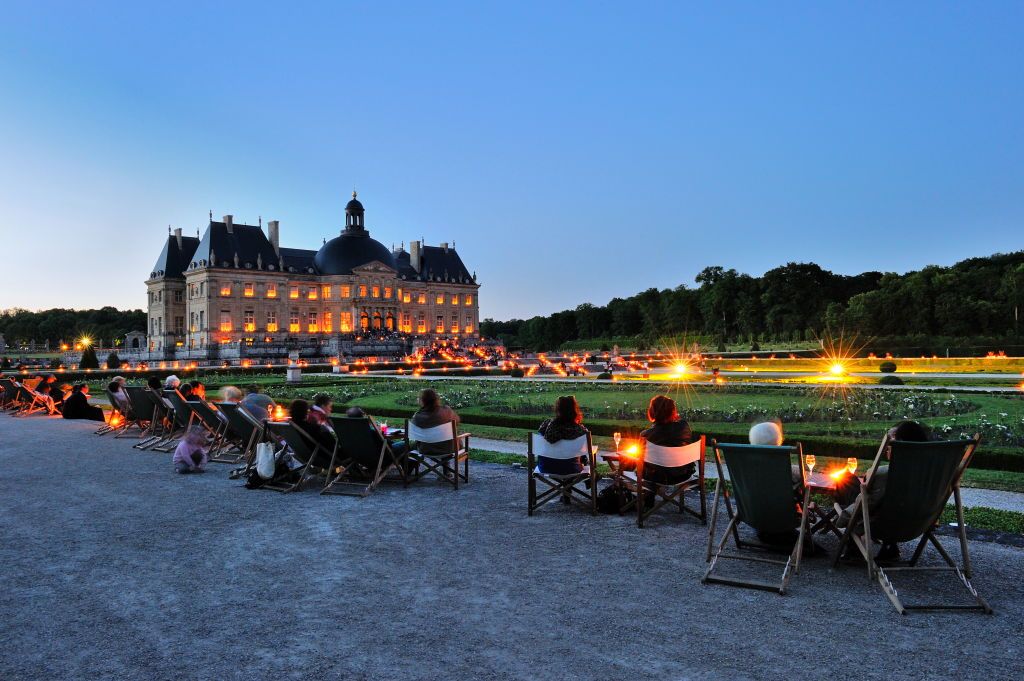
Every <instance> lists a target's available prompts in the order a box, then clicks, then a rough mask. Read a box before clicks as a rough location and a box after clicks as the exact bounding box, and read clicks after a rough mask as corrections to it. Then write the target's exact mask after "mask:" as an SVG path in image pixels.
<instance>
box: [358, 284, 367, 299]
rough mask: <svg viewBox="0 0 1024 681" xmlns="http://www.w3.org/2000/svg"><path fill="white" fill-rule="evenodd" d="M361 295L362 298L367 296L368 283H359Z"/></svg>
mask: <svg viewBox="0 0 1024 681" xmlns="http://www.w3.org/2000/svg"><path fill="white" fill-rule="evenodd" d="M359 297H360V298H365V297H366V284H360V285H359Z"/></svg>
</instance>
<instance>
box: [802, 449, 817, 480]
mask: <svg viewBox="0 0 1024 681" xmlns="http://www.w3.org/2000/svg"><path fill="white" fill-rule="evenodd" d="M804 463H805V464H806V465H807V477H810V476H811V475H813V474H814V464H816V463H818V460H817V459H816V458H814V454H808V455H807V456H805V457H804Z"/></svg>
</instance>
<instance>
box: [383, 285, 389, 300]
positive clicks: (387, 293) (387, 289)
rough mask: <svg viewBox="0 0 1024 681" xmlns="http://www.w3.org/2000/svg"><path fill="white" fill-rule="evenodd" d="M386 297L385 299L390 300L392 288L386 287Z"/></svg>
mask: <svg viewBox="0 0 1024 681" xmlns="http://www.w3.org/2000/svg"><path fill="white" fill-rule="evenodd" d="M384 297H385V298H390V297H391V287H390V286H385V287H384Z"/></svg>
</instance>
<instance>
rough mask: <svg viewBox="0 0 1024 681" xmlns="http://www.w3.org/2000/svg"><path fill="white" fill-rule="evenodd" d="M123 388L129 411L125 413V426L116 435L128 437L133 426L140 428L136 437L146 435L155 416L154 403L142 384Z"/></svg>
mask: <svg viewBox="0 0 1024 681" xmlns="http://www.w3.org/2000/svg"><path fill="white" fill-rule="evenodd" d="M123 390H124V394H125V396H126V397H127V398H128V413H127V414H124V415H123V416H124V418H125V422H124V426H123V427H122V428H121V429H120V432H118V433H117V435H115V436H114V437H126V436H127V435H129V434H130V430H131V428H136V429H138V433H136V437H139V438H142V437H146V435H147V432H148V430H149V426H150V421H151V420H152V418H153V403H152V402H150V400H149V398H148V397H146V395H145V390H146V389H145V388H143V387H141V386H134V385H133V386H125V387H124V388H123Z"/></svg>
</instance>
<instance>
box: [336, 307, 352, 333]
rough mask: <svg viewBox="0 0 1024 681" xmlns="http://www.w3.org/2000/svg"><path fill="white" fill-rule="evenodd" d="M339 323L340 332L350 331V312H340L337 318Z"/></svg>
mask: <svg viewBox="0 0 1024 681" xmlns="http://www.w3.org/2000/svg"><path fill="white" fill-rule="evenodd" d="M338 323H339V324H340V325H341V326H340V330H341V332H342V333H352V313H351V312H342V313H341V318H340V319H339V320H338Z"/></svg>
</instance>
